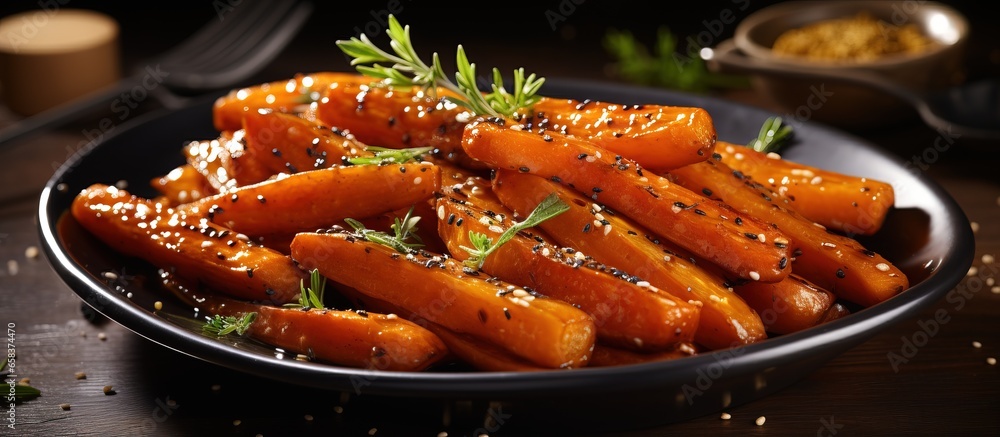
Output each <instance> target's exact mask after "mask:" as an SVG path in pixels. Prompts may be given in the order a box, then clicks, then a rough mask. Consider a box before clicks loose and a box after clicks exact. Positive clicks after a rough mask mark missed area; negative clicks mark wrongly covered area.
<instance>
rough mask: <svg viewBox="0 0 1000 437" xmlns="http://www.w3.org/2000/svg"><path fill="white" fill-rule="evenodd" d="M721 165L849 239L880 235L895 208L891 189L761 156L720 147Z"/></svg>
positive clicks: (871, 181)
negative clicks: (858, 235)
mask: <svg viewBox="0 0 1000 437" xmlns="http://www.w3.org/2000/svg"><path fill="white" fill-rule="evenodd" d="M715 151H716V153H718V154H719V156H721V157H722V162H723V163H725V164H726V165H728V166H730V167H732V168H733V169H734V170H739V171H741V172H743V174H744V175H746V176H748V177H751V178H753V179H754V180H755V181H757V182H759V183H761V184H764V185H765V186H766V187H767V188H768V189H769V190H771V191H774V192H776V193H777V194H778V196H779V197H780V198H781V199H783V201H784V204H785V206H786V207H787V208H789V209H792V210H795V211H796V212H798V213H799V214H802V216H804V217H805V218H807V219H809V220H812V221H814V222H816V223H819V224H821V225H823V226H826V227H827V228H829V229H834V230H837V231H840V232H844V233H846V234H848V235H853V234H860V235H872V234H874V233H875V232H877V231H878V230H879V229H880V228H881V227H882V223H884V222H885V216H886V214H887V213H888V212H889V209H890V208H892V205H893V203H894V202H895V193H894V192H893V189H892V185H889V184H888V183H885V182H882V181H878V180H875V179H870V178H864V177H857V176H851V175H847V174H843V173H837V172H833V171H829V170H824V169H821V168H817V167H812V166H808V165H803V164H799V163H796V162H792V161H788V160H785V159H781V157H780V156H777V155H775V154H767V155H765V154H763V153H760V152H757V151H755V150H753V149H751V148H748V147H741V146H739V145H735V144H732V143H726V142H722V141H720V142H719V143H718V147H716V149H715Z"/></svg>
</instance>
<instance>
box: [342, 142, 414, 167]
mask: <svg viewBox="0 0 1000 437" xmlns="http://www.w3.org/2000/svg"><path fill="white" fill-rule="evenodd" d="M367 150H368V151H370V152H375V156H357V157H354V158H348V159H347V162H350V163H351V164H354V165H388V164H404V163H407V162H410V161H415V160H416V159H417V158H420V157H421V156H423V155H424V154H426V153H428V152H430V151H432V150H434V148H433V147H413V148H410V149H387V148H385V147H375V146H368V147H367Z"/></svg>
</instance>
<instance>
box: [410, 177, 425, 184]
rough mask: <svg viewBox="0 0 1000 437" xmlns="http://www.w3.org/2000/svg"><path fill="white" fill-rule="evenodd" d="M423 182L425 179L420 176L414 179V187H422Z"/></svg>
mask: <svg viewBox="0 0 1000 437" xmlns="http://www.w3.org/2000/svg"><path fill="white" fill-rule="evenodd" d="M423 181H424V178H422V177H420V176H417V177H415V178H413V185H420V183H421V182H423Z"/></svg>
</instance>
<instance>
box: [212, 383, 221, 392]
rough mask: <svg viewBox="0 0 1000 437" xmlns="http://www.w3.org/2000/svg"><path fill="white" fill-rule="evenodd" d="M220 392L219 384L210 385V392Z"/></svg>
mask: <svg viewBox="0 0 1000 437" xmlns="http://www.w3.org/2000/svg"><path fill="white" fill-rule="evenodd" d="M219 390H222V386H221V385H219V384H212V391H219Z"/></svg>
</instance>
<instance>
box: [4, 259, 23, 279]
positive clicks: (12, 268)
mask: <svg viewBox="0 0 1000 437" xmlns="http://www.w3.org/2000/svg"><path fill="white" fill-rule="evenodd" d="M19 270H20V266H19V265H18V264H17V260H16V259H12V260H8V261H7V273H9V274H10V275H11V276H16V275H17V272H18V271H19Z"/></svg>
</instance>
